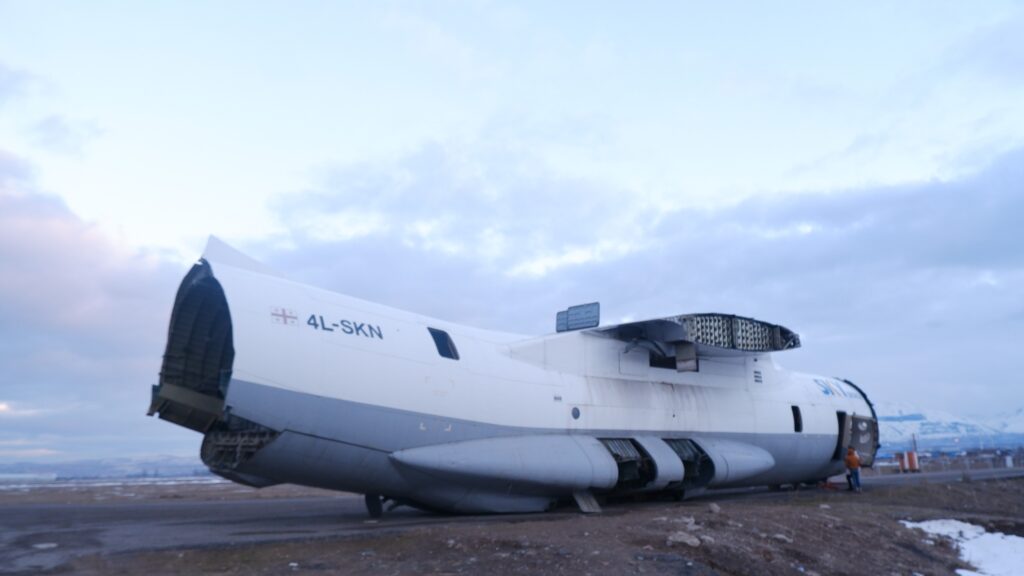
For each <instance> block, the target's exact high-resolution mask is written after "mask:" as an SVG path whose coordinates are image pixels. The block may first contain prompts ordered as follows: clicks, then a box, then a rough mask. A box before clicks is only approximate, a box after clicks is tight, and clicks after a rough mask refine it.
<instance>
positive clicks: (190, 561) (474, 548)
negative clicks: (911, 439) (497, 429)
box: [0, 478, 1024, 576]
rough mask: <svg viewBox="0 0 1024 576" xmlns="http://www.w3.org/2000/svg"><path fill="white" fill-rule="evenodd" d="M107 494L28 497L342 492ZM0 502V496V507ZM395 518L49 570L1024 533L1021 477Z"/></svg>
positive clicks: (855, 558) (852, 555)
mask: <svg viewBox="0 0 1024 576" xmlns="http://www.w3.org/2000/svg"><path fill="white" fill-rule="evenodd" d="M55 490H56V489H55ZM112 490H113V487H94V488H92V489H89V490H79V491H77V492H75V493H73V494H70V495H68V494H65V495H63V496H62V495H61V494H63V493H62V492H60V491H59V490H56V491H55V492H52V493H50V494H49V495H48V496H45V497H44V496H40V495H39V493H36V494H35V495H34V496H32V498H38V499H40V500H45V501H48V502H51V503H52V502H54V501H58V502H60V501H66V500H69V499H70V500H72V501H76V502H87V501H90V498H92V500H91V501H93V502H104V503H106V502H109V501H111V500H116V499H117V498H121V499H125V498H128V499H140V498H141V499H179V498H186V499H190V500H199V501H203V500H208V501H214V500H216V501H220V500H229V501H230V500H232V499H239V500H240V501H239V505H243V504H245V505H259V501H256V502H255V504H253V502H254V501H253V500H252V498H253V496H254V495H258V496H259V498H262V499H267V500H269V499H273V498H296V497H305V498H307V499H308V498H318V497H322V498H324V503H325V506H327V505H330V504H331V503H334V502H338V501H339V500H338V498H337V495H332V494H331V493H325V492H321V491H316V490H307V489H304V488H298V487H278V488H274V489H269V490H267V489H265V490H262V491H249V490H248V489H243V488H241V487H238V486H234V485H230V484H206V485H203V484H195V485H181V486H177V487H175V486H158V487H149V488H147V487H138V486H137V487H134V488H132V489H131V494H132V496H130V497H125V496H120V497H115V496H111V495H110V493H111V491H112ZM116 492H120V493H121V494H123V493H124V492H125V489H124V487H121V488H120V489H119V490H118V491H114V493H116ZM27 494H28V493H27V492H26V493H25V494H24V495H27ZM97 497H98V498H99V500H96V498H97ZM0 498H2V497H0ZM243 500H244V501H243ZM25 501H26V500H24V499H22V500H21V501H19V504H23V503H24V502H25ZM7 502H8V503H9V502H10V501H9V500H8V501H7ZM3 503H4V500H3V499H0V514H2V512H3V509H2V504H3ZM104 505H105V504H104ZM353 505H354V504H353ZM400 518H403V517H402V516H395V518H394V519H393V520H392V522H393V523H392V524H391V525H389V524H388V522H389V518H388V516H387V515H385V517H384V518H383V519H382V520H381V521H380V522H379V523H375V524H367V529H366V530H359V531H354V532H351V533H348V534H345V535H342V536H331V537H320V538H299V539H290V540H281V541H270V542H261V543H247V544H230V543H228V544H224V543H220V544H215V545H208V546H190V547H179V548H174V549H152V550H137V551H129V552H118V553H101V554H90V555H86V556H81V557H76V558H72V559H70V560H69V561H68V562H66V563H63V564H61V565H59V566H56V567H54V568H52V569H50V570H48V572H53V573H76V574H147V575H158V574H299V573H309V574H331V573H340V574H374V575H377V574H407V573H410V574H411V573H416V574H595V575H597V574H693V575H707V574H720V575H723V576H725V575H741V574H752V575H753V574H759V575H760V574H769V575H771V574H804V575H814V574H819V575H826V574H851V575H858V576H861V575H864V574H907V575H910V574H914V573H918V574H955V570H956V569H958V568H966V566H965V565H964V564H963V563H962V562H961V561H960V560H958V558H957V553H956V549H955V547H954V545H953V544H951V543H950V542H949V541H947V540H945V539H943V538H938V537H929V536H927V535H925V534H924V533H922V532H920V531H918V530H912V529H908V528H905V527H904V526H902V525H901V524H900V520H913V521H921V520H928V519H940V518H951V519H957V520H963V521H967V522H972V523H974V524H978V525H981V526H984V527H985V528H986V529H988V530H990V531H1000V532H1004V533H1010V534H1017V535H1024V479H1019V478H1018V479H1008V480H986V481H976V480H975V481H964V480H963V479H957V480H943V481H940V482H924V483H918V484H914V485H901V486H889V485H883V486H869V487H867V488H866V489H865V491H864V492H863V493H860V494H854V493H849V492H846V491H839V490H832V489H823V488H812V489H803V490H799V491H783V492H763V491H762V492H755V493H744V494H731V495H721V496H714V495H712V496H706V497H703V498H700V499H694V500H688V501H685V502H681V503H676V502H668V501H654V502H652V501H647V502H611V503H607V504H606V506H605V512H604V513H603V514H597V515H582V514H578V513H574V512H573V511H572V509H571V508H565V509H563V510H561V511H557V512H555V513H552V514H547V515H529V516H476V517H456V518H451V517H444V516H422V517H420V520H418V521H416V522H414V523H403V522H402V521H401V520H400ZM404 518H408V516H404ZM156 547H157V546H156V543H154V548H156Z"/></svg>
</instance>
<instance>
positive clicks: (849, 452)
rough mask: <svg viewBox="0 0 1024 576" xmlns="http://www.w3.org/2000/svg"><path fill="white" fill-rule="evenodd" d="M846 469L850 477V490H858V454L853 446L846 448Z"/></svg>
mask: <svg viewBox="0 0 1024 576" xmlns="http://www.w3.org/2000/svg"><path fill="white" fill-rule="evenodd" d="M846 471H847V473H848V476H849V479H850V490H851V491H854V492H860V455H858V454H857V451H856V450H854V449H853V446H850V447H849V448H847V449H846Z"/></svg>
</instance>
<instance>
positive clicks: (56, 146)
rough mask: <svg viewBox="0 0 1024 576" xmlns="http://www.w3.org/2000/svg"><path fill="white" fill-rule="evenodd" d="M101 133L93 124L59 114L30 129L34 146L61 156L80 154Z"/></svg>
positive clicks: (44, 119) (48, 117)
mask: <svg viewBox="0 0 1024 576" xmlns="http://www.w3.org/2000/svg"><path fill="white" fill-rule="evenodd" d="M102 133H103V131H102V130H100V128H99V126H97V125H96V123H95V122H92V121H88V120H72V119H70V118H67V117H65V116H62V115H60V114H51V115H50V116H47V117H46V118H43V119H42V120H40V121H39V122H37V123H36V124H35V125H34V126H33V127H32V139H33V140H34V141H35V143H36V144H38V145H39V146H42V147H44V148H46V149H48V150H51V151H54V152H59V153H62V154H79V153H81V152H82V150H83V149H84V148H85V146H86V145H87V144H88V143H89V142H91V141H92V140H94V139H95V138H96V137H98V136H99V135H100V134H102Z"/></svg>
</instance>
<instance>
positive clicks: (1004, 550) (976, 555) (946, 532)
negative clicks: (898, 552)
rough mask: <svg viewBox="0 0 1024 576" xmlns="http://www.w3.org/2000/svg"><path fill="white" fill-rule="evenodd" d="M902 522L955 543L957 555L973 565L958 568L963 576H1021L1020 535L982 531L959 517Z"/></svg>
mask: <svg viewBox="0 0 1024 576" xmlns="http://www.w3.org/2000/svg"><path fill="white" fill-rule="evenodd" d="M903 525H904V526H906V527H907V528H920V529H921V530H924V531H925V532H926V533H928V534H932V535H935V536H946V537H948V538H950V539H952V540H953V541H954V542H956V544H957V546H958V547H959V548H960V558H961V559H962V560H963V561H964V562H967V563H968V564H970V565H971V566H974V568H975V570H957V574H961V575H962V576H1020V574H1021V573H1022V571H1024V538H1021V537H1019V536H1012V535H1007V534H1002V533H1000V532H994V533H989V532H985V529H984V528H982V527H980V526H975V525H974V524H968V523H966V522H960V521H959V520H928V521H925V522H907V521H904V522H903Z"/></svg>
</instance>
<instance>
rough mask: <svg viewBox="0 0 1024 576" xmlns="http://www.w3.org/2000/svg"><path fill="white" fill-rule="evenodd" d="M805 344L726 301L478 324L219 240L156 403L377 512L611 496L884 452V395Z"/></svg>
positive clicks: (808, 478)
mask: <svg viewBox="0 0 1024 576" xmlns="http://www.w3.org/2000/svg"><path fill="white" fill-rule="evenodd" d="M563 319H564V318H561V317H560V322H561V321H562V320H563ZM595 324H596V322H595ZM563 328H564V326H563ZM798 346H800V340H799V337H798V336H797V335H796V334H794V333H793V332H791V331H789V330H787V329H786V328H783V327H782V326H778V325H774V324H769V323H765V322H761V321H758V320H753V319H750V318H742V317H738V316H732V315H725V314H687V315H682V316H673V317H668V318H662V319H656V320H648V321H642V322H630V323H626V324H619V325H613V326H600V327H591V328H585V329H571V327H570V329H569V330H567V331H561V332H557V333H554V334H549V335H545V336H539V337H523V336H519V335H514V334H506V333H501V332H492V331H487V330H478V329H474V328H469V327H466V326H461V325H458V324H453V323H450V322H444V321H441V320H436V319H433V318H428V317H425V316H421V315H418V314H413V313H409V312H404V311H401V310H396V309H394V308H389V307H386V306H382V305H380V304H375V303H372V302H367V301H363V300H359V299H356V298H351V297H348V296H344V295H341V294H337V293H334V292H330V291H327V290H321V289H318V288H313V287H309V286H305V285H302V284H299V283H296V282H293V281H290V280H288V279H286V278H283V277H281V276H280V275H278V274H277V273H275V272H274V271H272V270H269V269H268V268H266V267H265V266H263V265H262V264H260V263H258V262H255V261H253V260H251V259H249V258H248V257H246V256H244V255H242V254H240V253H238V252H236V251H235V250H234V249H232V248H230V247H229V246H227V245H225V244H223V243H222V242H220V241H219V240H217V239H216V238H211V239H210V242H209V244H208V245H207V248H206V250H205V253H204V255H203V258H202V259H200V260H199V262H198V263H197V264H195V265H194V266H193V267H192V269H191V270H190V271H189V272H188V274H187V275H186V276H185V279H184V280H183V281H182V283H181V287H180V288H179V290H178V293H177V297H176V299H175V302H174V308H173V310H172V312H171V321H170V328H169V331H168V340H167V349H166V353H165V355H164V359H163V365H162V368H161V372H160V380H159V384H157V385H155V386H154V387H153V396H152V404H151V406H150V408H149V414H150V415H153V414H159V417H160V418H162V419H164V420H167V421H170V422H173V423H175V424H178V425H181V426H184V427H187V428H190V429H192V430H196V431H198V432H200V433H202V434H203V435H204V436H203V443H202V448H201V456H202V459H203V462H204V463H205V464H206V465H207V466H208V467H209V468H210V470H212V471H213V472H214V473H216V474H219V475H221V476H223V477H225V478H228V479H231V480H233V481H236V482H240V483H243V484H246V485H249V486H257V487H261V486H269V485H272V484H278V483H283V482H288V483H294V484H301V485H306V486H315V487H319V488H328V489H334V490H344V491H348V492H355V493H361V494H365V495H367V497H366V501H367V508H368V510H369V512H370V514H371V515H373V516H378V515H380V513H381V509H382V502H386V501H388V500H391V501H393V502H395V503H403V504H409V505H413V506H417V507H420V508H425V509H431V510H440V511H448V512H465V513H480V512H535V511H542V510H546V509H549V508H551V507H552V506H554V505H555V504H556V503H558V502H559V501H571V500H572V499H575V501H576V503H577V504H578V505H579V506H580V508H581V509H582V510H583V511H585V512H595V511H599V510H600V507H599V504H598V498H601V497H603V496H606V495H613V494H614V495H617V494H632V493H667V494H671V495H673V496H676V497H679V498H681V497H683V496H684V495H687V496H689V495H693V494H697V493H700V492H702V491H704V490H706V489H713V488H719V487H737V486H757V485H780V484H795V483H799V482H816V481H819V480H822V479H824V478H827V477H829V476H832V475H835V474H839V473H841V472H842V471H843V468H844V467H843V460H842V458H843V456H844V455H845V450H846V447H847V446H850V445H853V446H854V447H856V448H857V449H858V450H859V452H860V454H861V456H862V460H863V462H864V464H865V465H869V466H870V465H871V462H872V460H873V459H874V455H875V452H876V450H877V447H878V426H877V420H876V418H875V414H874V410H873V408H872V405H871V403H870V402H869V401H868V399H867V397H866V396H865V395H864V393H863V392H862V391H861V390H860V388H858V387H857V386H855V385H854V384H853V383H851V382H849V381H846V380H840V379H837V378H831V377H822V376H811V375H805V374H800V373H796V372H789V371H786V370H783V369H781V368H780V367H779V366H777V365H776V363H775V360H774V358H773V352H777V351H782V350H786V349H788V348H795V347H798Z"/></svg>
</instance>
